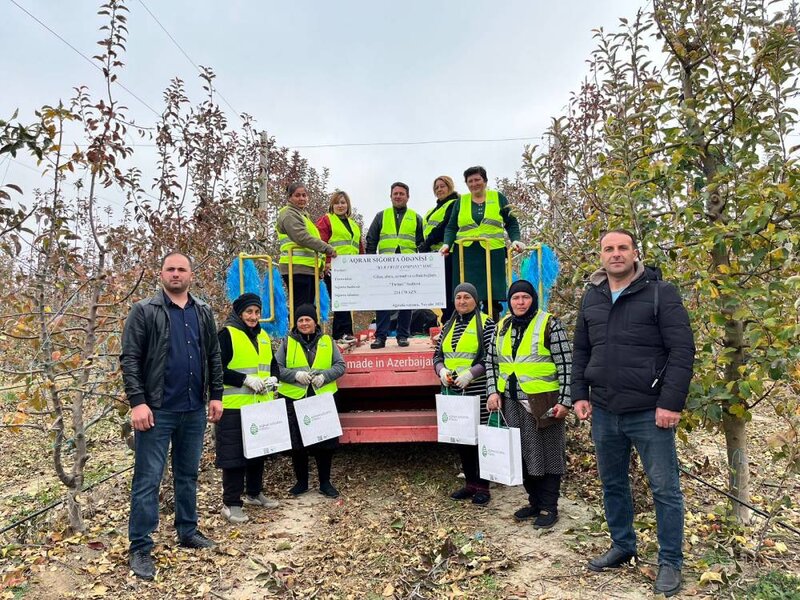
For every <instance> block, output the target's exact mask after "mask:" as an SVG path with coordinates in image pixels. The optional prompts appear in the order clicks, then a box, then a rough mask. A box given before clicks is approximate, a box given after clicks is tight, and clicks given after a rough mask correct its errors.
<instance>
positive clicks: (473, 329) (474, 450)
mask: <svg viewBox="0 0 800 600" xmlns="http://www.w3.org/2000/svg"><path fill="white" fill-rule="evenodd" d="M453 304H454V306H455V312H453V315H452V316H451V317H450V320H449V321H447V323H445V326H444V328H443V329H442V335H441V336H440V337H439V343H438V345H437V346H436V352H434V354H433V368H434V370H435V371H436V374H437V375H438V376H439V379H441V381H442V393H443V394H464V395H467V396H478V397H480V399H481V412H480V416H481V423H483V424H486V420H487V418H488V416H489V413H488V412H487V411H486V376H485V374H486V367H485V364H484V361H485V359H486V355H487V354H488V352H489V346H490V345H491V343H492V338H493V336H494V321H492V319H491V318H490V317H487V316H486V315H485V314H483V313H482V312H481V311H480V309H479V308H478V305H479V304H480V297H479V296H478V291H477V290H476V289H475V286H474V285H472V284H471V283H461V284H459V285H457V286H456V289H455V290H453ZM456 449H457V451H458V454H459V456H460V457H461V467H462V469H463V470H464V479H465V480H466V485H465V486H464V487H462V488H461V489H459V490H456V491H455V492H453V493H452V494H450V497H451V498H452V499H453V500H467V499H469V498H472V503H473V504H479V505H484V504H488V503H489V500H491V496H490V494H489V482H488V481H487V480H485V479H481V478H480V474H479V472H478V447H477V446H467V445H462V444H458V445H456Z"/></svg>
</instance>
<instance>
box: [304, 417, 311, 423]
mask: <svg viewBox="0 0 800 600" xmlns="http://www.w3.org/2000/svg"><path fill="white" fill-rule="evenodd" d="M303 423H305V424H306V425H311V417H309V416H308V415H306V416H305V417H303Z"/></svg>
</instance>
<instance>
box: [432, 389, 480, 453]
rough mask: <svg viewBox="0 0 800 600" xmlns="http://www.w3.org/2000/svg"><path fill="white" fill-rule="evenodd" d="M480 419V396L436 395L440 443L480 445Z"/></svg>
mask: <svg viewBox="0 0 800 600" xmlns="http://www.w3.org/2000/svg"><path fill="white" fill-rule="evenodd" d="M480 418H481V399H480V397H479V396H461V395H448V394H436V424H437V426H438V439H439V441H440V442H444V443H446V444H466V445H468V446H475V445H476V444H477V443H478V425H480Z"/></svg>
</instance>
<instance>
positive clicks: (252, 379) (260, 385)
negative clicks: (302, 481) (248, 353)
mask: <svg viewBox="0 0 800 600" xmlns="http://www.w3.org/2000/svg"><path fill="white" fill-rule="evenodd" d="M244 384H245V385H246V386H247V387H249V388H250V389H251V390H253V391H254V392H255V393H256V394H260V393H261V392H263V391H264V380H263V379H260V378H259V377H256V376H254V375H247V376H246V377H245V378H244Z"/></svg>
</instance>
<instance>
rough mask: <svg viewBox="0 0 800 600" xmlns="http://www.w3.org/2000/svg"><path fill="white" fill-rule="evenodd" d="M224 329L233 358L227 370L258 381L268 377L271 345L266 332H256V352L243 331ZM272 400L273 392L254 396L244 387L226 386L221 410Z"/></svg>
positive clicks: (229, 327) (234, 328)
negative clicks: (228, 335)
mask: <svg viewBox="0 0 800 600" xmlns="http://www.w3.org/2000/svg"><path fill="white" fill-rule="evenodd" d="M226 329H227V330H228V332H229V333H230V334H231V346H232V347H233V357H232V358H231V361H230V362H229V363H228V368H229V369H231V370H232V371H238V372H239V373H243V374H244V375H254V376H256V377H259V378H260V379H266V378H267V377H269V365H270V363H271V362H272V345H271V344H270V341H269V336H268V335H267V334H266V332H265V331H264V330H263V329H262V330H261V331H259V332H258V338H257V339H256V341H257V342H258V350H256V349H255V347H254V346H253V342H251V341H250V338H249V337H247V334H246V333H245V332H244V331H242V330H241V329H238V328H237V327H231V326H230V325H227V326H226ZM272 398H273V392H271V391H270V392H267V393H266V394H256V393H255V392H254V391H253V390H251V389H250V388H249V387H246V386H242V387H236V386H233V385H226V386H223V390H222V408H223V409H225V408H241V407H242V406H245V405H247V404H255V403H256V402H268V401H270V400H272Z"/></svg>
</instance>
